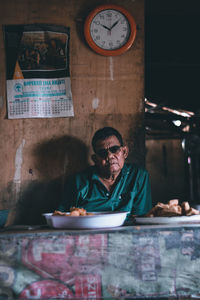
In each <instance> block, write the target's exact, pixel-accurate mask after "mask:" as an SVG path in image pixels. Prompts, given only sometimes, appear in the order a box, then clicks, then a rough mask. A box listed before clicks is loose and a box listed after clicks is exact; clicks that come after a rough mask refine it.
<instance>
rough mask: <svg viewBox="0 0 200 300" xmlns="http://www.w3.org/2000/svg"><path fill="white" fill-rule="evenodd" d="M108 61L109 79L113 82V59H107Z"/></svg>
mask: <svg viewBox="0 0 200 300" xmlns="http://www.w3.org/2000/svg"><path fill="white" fill-rule="evenodd" d="M109 61H110V79H111V80H114V76H113V58H112V57H109Z"/></svg>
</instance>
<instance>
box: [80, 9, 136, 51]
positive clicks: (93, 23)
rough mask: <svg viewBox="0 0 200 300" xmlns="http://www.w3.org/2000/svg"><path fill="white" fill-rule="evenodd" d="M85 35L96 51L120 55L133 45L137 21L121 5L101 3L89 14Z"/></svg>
mask: <svg viewBox="0 0 200 300" xmlns="http://www.w3.org/2000/svg"><path fill="white" fill-rule="evenodd" d="M84 35H85V39H86V41H87V43H88V45H89V46H90V47H91V48H92V49H93V50H94V51H95V52H97V53H99V54H101V55H105V56H114V55H120V54H122V53H124V52H125V51H127V50H128V49H129V48H130V47H131V46H132V44H133V42H134V40H135V37H136V23H135V20H134V18H133V17H132V15H131V14H130V13H129V12H128V11H127V10H126V9H124V8H122V7H121V6H118V5H114V4H105V5H100V6H97V7H96V8H95V9H94V10H92V11H91V12H90V14H89V15H88V16H87V18H86V21H85V24H84Z"/></svg>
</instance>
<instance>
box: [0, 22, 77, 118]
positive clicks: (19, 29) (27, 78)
mask: <svg viewBox="0 0 200 300" xmlns="http://www.w3.org/2000/svg"><path fill="white" fill-rule="evenodd" d="M4 40H5V51H6V83H7V108H8V118H9V119H19V118H52V117H72V116H74V109H73V101H72V93H71V80H70V70H69V42H70V28H69V27H64V26H58V25H47V24H33V25H5V26H4Z"/></svg>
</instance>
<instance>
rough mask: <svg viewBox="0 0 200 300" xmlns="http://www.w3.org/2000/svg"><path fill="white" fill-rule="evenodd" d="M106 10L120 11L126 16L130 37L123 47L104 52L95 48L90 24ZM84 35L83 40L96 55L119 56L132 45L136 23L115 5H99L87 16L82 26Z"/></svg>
mask: <svg viewBox="0 0 200 300" xmlns="http://www.w3.org/2000/svg"><path fill="white" fill-rule="evenodd" d="M106 9H114V10H118V11H120V12H121V13H122V14H123V15H125V16H126V18H127V19H128V22H129V25H130V36H129V39H128V41H127V42H126V44H125V45H123V46H122V47H121V48H119V49H116V50H104V49H102V48H100V47H99V46H97V45H96V44H95V42H94V41H93V39H92V37H91V34H90V24H91V21H92V20H93V18H94V17H95V16H96V14H98V13H99V12H100V11H102V10H106ZM84 35H85V39H86V41H87V43H88V45H89V46H90V47H91V48H92V49H93V50H94V51H95V52H97V53H99V54H101V55H104V56H115V55H120V54H122V53H124V52H126V51H127V50H128V49H129V48H130V47H131V46H132V44H133V42H134V40H135V37H136V23H135V20H134V18H133V16H132V15H131V14H130V13H129V12H128V11H127V10H126V9H125V8H123V7H121V6H118V5H115V4H110V5H109V4H105V5H99V6H97V7H96V8H95V9H93V10H92V11H91V12H90V14H89V15H88V16H87V18H86V20H85V24H84Z"/></svg>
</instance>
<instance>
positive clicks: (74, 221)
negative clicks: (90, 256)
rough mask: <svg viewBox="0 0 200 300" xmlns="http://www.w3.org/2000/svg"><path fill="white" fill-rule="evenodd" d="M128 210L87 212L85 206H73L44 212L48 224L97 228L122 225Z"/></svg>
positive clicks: (70, 227)
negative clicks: (66, 209)
mask: <svg viewBox="0 0 200 300" xmlns="http://www.w3.org/2000/svg"><path fill="white" fill-rule="evenodd" d="M127 214H128V212H125V211H112V212H109V211H108V212H87V211H86V210H85V209H83V208H75V207H74V208H72V209H71V211H70V212H60V211H54V212H53V213H44V214H43V216H44V217H45V218H46V222H47V225H49V226H50V227H53V228H63V229H64V228H65V229H97V228H111V227H118V226H122V225H123V224H124V222H125V219H126V216H127Z"/></svg>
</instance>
